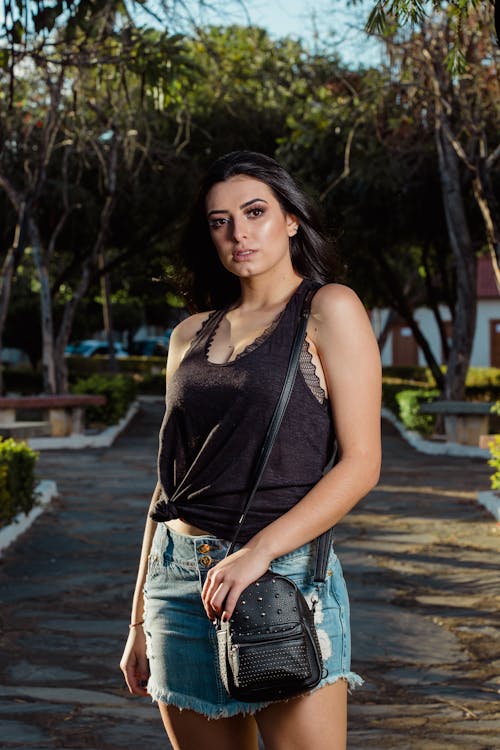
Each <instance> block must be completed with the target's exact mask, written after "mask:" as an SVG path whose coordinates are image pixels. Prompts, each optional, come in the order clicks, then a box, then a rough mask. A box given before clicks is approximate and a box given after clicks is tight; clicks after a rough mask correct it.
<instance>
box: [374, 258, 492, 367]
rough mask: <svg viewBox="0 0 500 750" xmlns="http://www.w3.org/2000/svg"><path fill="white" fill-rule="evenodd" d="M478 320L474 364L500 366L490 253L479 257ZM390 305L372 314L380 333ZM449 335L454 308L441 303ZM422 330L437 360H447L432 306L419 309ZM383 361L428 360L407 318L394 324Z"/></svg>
mask: <svg viewBox="0 0 500 750" xmlns="http://www.w3.org/2000/svg"><path fill="white" fill-rule="evenodd" d="M476 288H477V303H478V304H477V320H476V333H475V336H474V345H473V347H472V355H471V365H472V366H473V367H500V294H499V292H498V289H497V287H496V284H495V278H494V273H493V268H492V265H491V259H490V257H489V256H486V257H482V258H479V259H478V265H477V285H476ZM388 314H389V311H388V310H387V309H380V308H375V309H374V310H372V313H371V318H372V325H373V327H374V329H375V332H376V333H377V334H378V333H379V332H380V331H381V330H382V328H383V326H384V324H385V321H386V320H387V316H388ZM441 316H442V319H443V321H445V326H446V331H447V335H448V336H451V333H452V322H451V316H450V311H449V309H448V308H447V307H445V306H443V307H441ZM415 319H416V320H417V322H418V324H419V326H420V328H421V330H422V333H423V334H424V336H425V337H426V339H427V341H428V342H429V346H430V347H431V349H432V351H433V353H434V356H435V357H436V359H437V361H438V362H440V363H442V364H444V357H443V352H442V347H441V339H440V335H439V331H438V327H437V324H436V320H435V318H434V314H433V312H432V310H430V309H429V308H427V307H421V308H419V309H418V310H417V311H416V312H415ZM382 364H383V365H410V366H411V365H423V366H426V364H427V362H426V361H425V358H424V356H423V354H422V352H421V351H420V350H419V347H418V345H417V342H416V341H415V339H414V338H413V333H412V331H411V329H410V328H409V327H408V326H407V325H406V324H405V323H404V322H396V323H394V324H392V325H391V328H390V333H389V336H388V337H387V340H386V342H385V345H384V348H383V349H382Z"/></svg>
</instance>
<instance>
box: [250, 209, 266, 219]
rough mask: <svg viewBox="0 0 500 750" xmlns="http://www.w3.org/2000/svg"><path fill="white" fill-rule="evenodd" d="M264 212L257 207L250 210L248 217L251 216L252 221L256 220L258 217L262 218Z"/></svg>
mask: <svg viewBox="0 0 500 750" xmlns="http://www.w3.org/2000/svg"><path fill="white" fill-rule="evenodd" d="M264 211H265V209H263V208H260V207H258V206H256V207H255V208H251V209H250V211H249V212H248V214H247V216H249V217H250V218H251V219H254V218H257V217H258V216H262V214H263V213H264Z"/></svg>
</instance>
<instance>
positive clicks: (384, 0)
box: [366, 0, 500, 72]
mask: <svg viewBox="0 0 500 750" xmlns="http://www.w3.org/2000/svg"><path fill="white" fill-rule="evenodd" d="M481 5H482V6H486V7H488V6H489V10H490V11H493V13H494V19H493V20H494V26H495V33H496V40H497V44H498V45H499V46H500V4H499V3H498V2H495V0H453V2H446V3H443V2H441V0H432V2H431V3H425V2H423V1H422V0H377V2H376V3H375V5H373V7H372V9H371V11H370V14H369V16H368V20H367V22H366V30H367V31H368V32H369V33H372V34H373V33H378V34H380V35H382V36H386V35H387V34H388V33H389V32H390V30H391V28H392V29H394V26H395V25H396V26H400V27H404V26H406V25H408V24H411V25H412V26H417V27H418V26H419V25H421V24H425V23H426V22H427V20H428V19H429V18H432V15H433V14H435V13H436V12H438V13H443V12H444V13H445V14H446V15H447V18H448V23H449V26H450V30H451V31H452V33H453V37H454V41H453V45H452V46H451V47H450V48H449V49H448V50H444V51H443V52H444V57H443V61H446V63H447V65H448V67H449V68H450V70H451V71H453V72H460V71H462V72H463V71H464V69H465V57H466V56H465V54H464V49H463V45H462V42H463V37H462V27H463V25H464V24H467V23H470V19H471V18H475V17H476V14H477V11H478V9H479V10H480V12H481ZM483 10H484V7H483ZM488 12H489V11H488Z"/></svg>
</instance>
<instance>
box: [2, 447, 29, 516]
mask: <svg viewBox="0 0 500 750" xmlns="http://www.w3.org/2000/svg"><path fill="white" fill-rule="evenodd" d="M37 458H38V454H37V453H35V451H34V450H32V449H31V448H30V447H29V446H28V445H27V444H26V443H23V442H17V441H16V440H13V439H12V438H8V439H7V440H2V438H0V526H5V525H6V524H8V523H10V522H11V521H12V519H13V518H15V516H16V515H17V514H18V513H19V512H21V511H22V512H23V513H29V511H30V510H31V508H32V507H33V505H34V503H35V500H36V493H35V463H36V460H37Z"/></svg>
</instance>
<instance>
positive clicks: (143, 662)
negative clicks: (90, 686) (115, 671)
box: [120, 625, 149, 696]
mask: <svg viewBox="0 0 500 750" xmlns="http://www.w3.org/2000/svg"><path fill="white" fill-rule="evenodd" d="M120 669H121V670H122V672H123V674H124V676H125V682H126V683H127V687H128V689H129V690H130V692H131V693H132V695H143V696H145V695H148V691H147V689H146V685H147V681H148V677H149V664H148V660H147V657H146V636H145V634H144V630H143V627H142V625H136V626H135V627H133V628H130V632H129V635H128V639H127V643H126V644H125V649H124V651H123V656H122V658H121V661H120Z"/></svg>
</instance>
